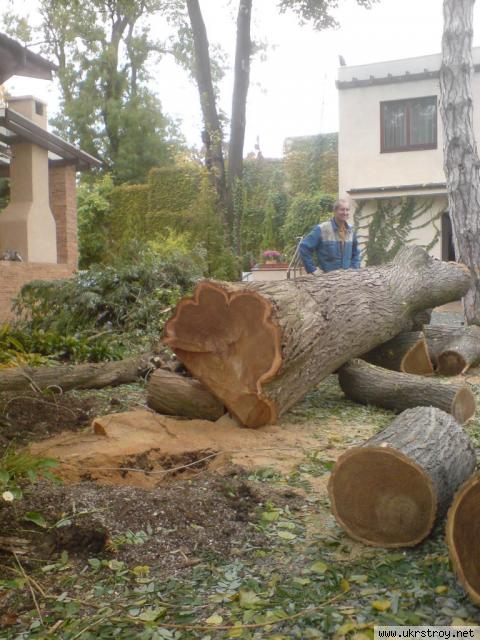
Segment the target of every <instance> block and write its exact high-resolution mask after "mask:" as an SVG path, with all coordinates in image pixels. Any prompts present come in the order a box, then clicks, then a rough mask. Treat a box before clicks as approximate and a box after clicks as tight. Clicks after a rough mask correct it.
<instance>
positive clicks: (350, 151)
mask: <svg viewBox="0 0 480 640" xmlns="http://www.w3.org/2000/svg"><path fill="white" fill-rule="evenodd" d="M479 58H480V50H479V49H475V50H474V59H475V60H478V59H479ZM439 68H440V56H439V55H434V56H423V57H418V58H410V59H406V60H395V61H390V62H380V63H375V64H371V65H361V66H358V67H342V68H340V70H339V81H340V82H342V81H343V82H350V81H352V80H353V79H354V78H355V79H357V80H360V81H361V80H366V79H368V78H370V77H372V78H375V79H379V78H387V77H388V75H389V74H391V75H392V76H395V75H403V74H405V73H406V72H408V73H410V74H414V73H421V72H423V71H424V70H427V71H432V72H433V71H438V69H439ZM472 91H473V101H474V104H477V105H478V104H480V73H479V72H476V73H475V74H474V78H473V83H472ZM432 95H436V96H439V95H440V89H439V81H438V78H430V79H424V80H418V81H411V82H410V81H407V82H405V81H401V82H399V81H392V82H391V83H390V84H379V85H375V84H374V85H372V86H364V87H356V88H343V89H340V90H339V122H340V127H339V138H338V155H339V189H340V194H345V193H347V192H348V191H349V190H350V189H361V188H372V187H386V186H394V185H408V184H410V185H413V184H415V185H418V184H425V183H443V182H445V175H444V172H443V135H442V123H441V118H440V113H439V109H438V108H437V148H436V149H429V150H416V151H402V152H393V153H392V152H390V153H381V152H380V125H381V123H380V103H381V102H383V101H387V100H402V99H408V98H419V97H425V96H432ZM474 128H475V134H476V138H477V140H478V139H480V114H476V115H475V116H474Z"/></svg>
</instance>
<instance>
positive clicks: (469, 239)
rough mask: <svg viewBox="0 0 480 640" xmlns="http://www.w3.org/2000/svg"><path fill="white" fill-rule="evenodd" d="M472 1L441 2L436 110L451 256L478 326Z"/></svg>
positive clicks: (479, 204) (478, 164)
mask: <svg viewBox="0 0 480 640" xmlns="http://www.w3.org/2000/svg"><path fill="white" fill-rule="evenodd" d="M474 4H475V0H444V2H443V16H444V30H443V38H442V66H441V69H440V112H441V115H442V121H443V134H444V146H443V153H444V169H445V176H446V181H447V190H448V206H449V213H450V219H451V221H452V228H453V241H454V245H455V256H456V259H457V260H459V261H460V262H463V263H464V264H466V265H467V266H468V267H469V269H470V272H471V274H472V285H471V287H470V289H469V290H468V292H467V293H466V295H465V297H464V299H463V308H464V312H465V318H466V320H467V323H468V324H480V242H479V241H478V238H479V237H480V178H479V168H480V161H479V157H478V153H477V147H476V143H475V135H474V130H473V100H472V88H471V85H472V73H473V64H472V38H473V7H474Z"/></svg>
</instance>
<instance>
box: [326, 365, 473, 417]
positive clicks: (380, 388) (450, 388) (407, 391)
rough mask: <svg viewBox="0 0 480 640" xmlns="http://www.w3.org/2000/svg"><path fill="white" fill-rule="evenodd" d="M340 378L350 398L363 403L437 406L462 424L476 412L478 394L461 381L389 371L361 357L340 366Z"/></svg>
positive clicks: (389, 406)
mask: <svg viewBox="0 0 480 640" xmlns="http://www.w3.org/2000/svg"><path fill="white" fill-rule="evenodd" d="M338 382H339V383H340V387H341V388H342V391H343V392H344V394H345V395H346V396H347V398H349V400H353V401H354V402H359V403H360V404H372V405H375V406H377V407H383V408H384V409H393V410H394V411H404V410H405V409H410V408H413V407H437V408H438V409H442V410H443V411H446V412H447V413H450V414H451V415H452V416H453V417H454V418H455V420H457V422H458V423H459V424H464V423H465V422H467V420H470V418H472V417H473V416H474V415H475V405H476V403H475V396H474V395H473V393H472V392H471V391H470V389H469V388H468V387H466V386H465V385H462V384H446V383H444V382H439V381H438V379H436V378H423V377H420V376H417V375H412V374H409V373H397V372H395V371H388V370H387V369H382V368H381V367H377V366H375V365H372V364H369V363H367V362H363V361H362V360H351V361H350V362H347V363H346V364H344V365H343V366H342V367H340V369H339V370H338Z"/></svg>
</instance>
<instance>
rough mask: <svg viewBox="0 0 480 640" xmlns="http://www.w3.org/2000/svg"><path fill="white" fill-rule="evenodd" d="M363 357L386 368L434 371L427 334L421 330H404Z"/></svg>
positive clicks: (423, 373)
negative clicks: (426, 339)
mask: <svg viewBox="0 0 480 640" xmlns="http://www.w3.org/2000/svg"><path fill="white" fill-rule="evenodd" d="M361 358H362V359H363V360H366V361H367V362H370V364H375V365H377V366H379V367H384V368H385V369H391V370H392V371H401V372H403V373H415V374H417V375H427V374H429V373H433V365H432V362H431V360H430V356H429V355H428V348H427V343H426V341H425V336H424V335H423V333H422V332H421V331H402V333H399V334H398V336H395V337H394V338H392V339H391V340H389V341H388V342H385V343H384V344H381V345H379V346H378V347H375V349H372V351H369V352H368V353H364V354H363V355H362V356H361Z"/></svg>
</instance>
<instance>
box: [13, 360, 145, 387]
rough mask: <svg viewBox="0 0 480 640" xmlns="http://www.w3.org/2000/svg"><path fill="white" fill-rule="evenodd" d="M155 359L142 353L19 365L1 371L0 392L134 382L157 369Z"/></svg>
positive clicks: (101, 385) (102, 385) (106, 385)
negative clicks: (79, 361)
mask: <svg viewBox="0 0 480 640" xmlns="http://www.w3.org/2000/svg"><path fill="white" fill-rule="evenodd" d="M156 366H157V364H156V363H155V358H154V357H153V354H151V353H145V354H143V355H141V356H138V357H137V358H129V359H127V360H117V361H114V362H101V363H99V364H92V363H88V364H77V365H71V366H70V365H63V364H62V365H59V366H58V367H35V368H34V367H21V368H15V369H3V370H0V393H3V392H4V391H24V390H25V389H32V388H34V389H40V390H43V389H48V388H49V387H52V388H59V389H62V390H63V391H68V390H69V389H101V388H102V387H110V386H112V387H113V386H117V385H119V384H126V383H128V382H135V380H138V379H139V378H143V377H144V376H146V375H147V374H148V372H149V371H151V370H152V369H154V368H156Z"/></svg>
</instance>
